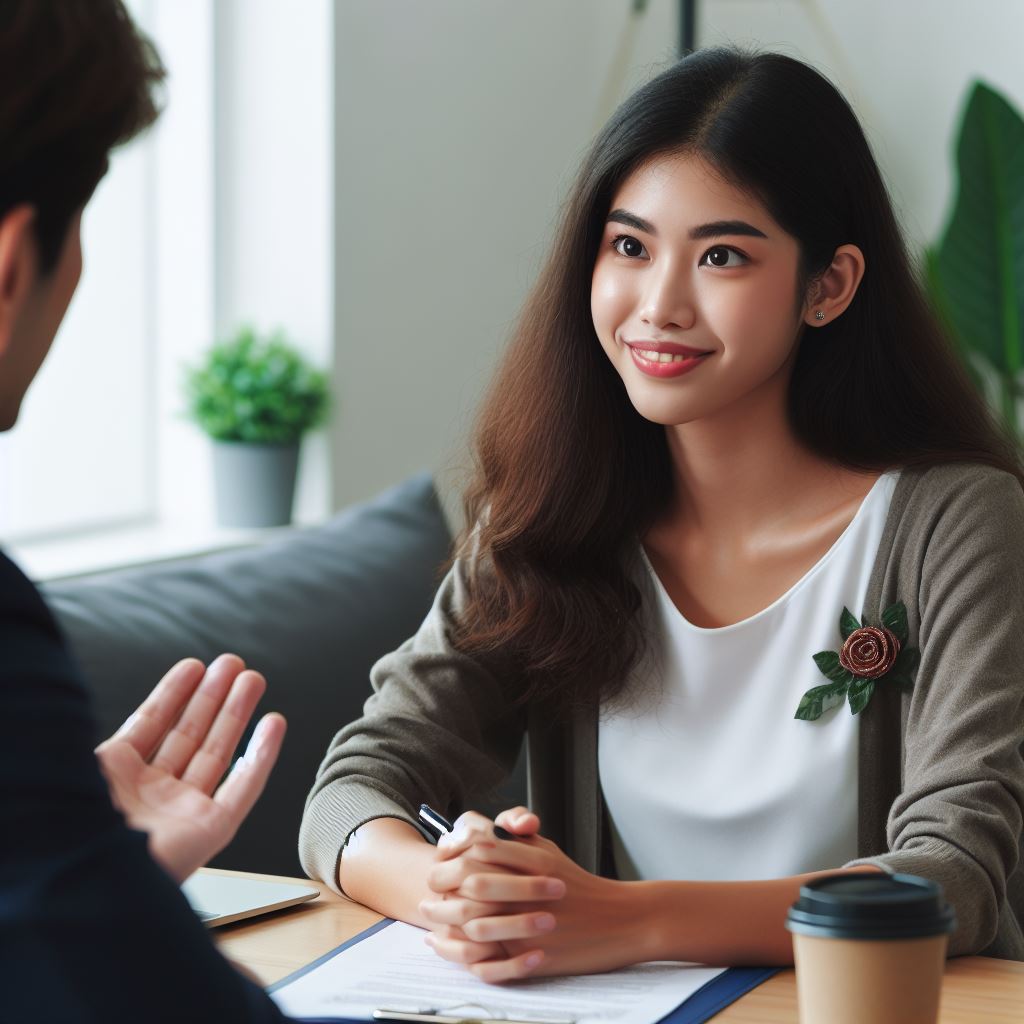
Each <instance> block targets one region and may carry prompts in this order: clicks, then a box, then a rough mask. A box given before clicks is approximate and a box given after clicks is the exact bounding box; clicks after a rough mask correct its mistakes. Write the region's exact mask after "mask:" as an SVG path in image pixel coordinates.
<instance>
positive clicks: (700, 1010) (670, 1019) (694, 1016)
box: [267, 917, 780, 1024]
mask: <svg viewBox="0 0 1024 1024" xmlns="http://www.w3.org/2000/svg"><path fill="white" fill-rule="evenodd" d="M389 924H394V921H393V920H392V919H391V918H389V917H386V918H384V920H383V921H378V922H377V923H376V924H375V925H372V926H371V927H370V928H367V929H366V931H362V932H360V933H359V934H358V935H356V936H353V938H351V939H349V940H348V942H343V943H342V944H341V945H340V946H338V947H336V948H335V949H332V950H330V952H327V953H324V955H323V956H322V957H319V958H318V959H316V960H314V961H313V962H312V963H311V964H306V966H305V967H301V968H299V970H297V971H294V972H293V973H291V974H289V975H288V977H286V978H282V979H281V980H280V981H278V982H275V983H274V984H273V985H270V986H269V987H268V988H267V991H268V992H276V991H277V990H278V989H279V988H283V987H284V986H285V985H289V984H291V983H292V982H293V981H297V980H298V979H299V978H301V977H302V976H303V975H304V974H308V973H309V972H310V971H312V970H315V969H316V968H317V967H319V966H320V965H321V964H323V963H326V962H327V961H328V960H330V959H332V958H333V957H336V956H337V955H338V954H339V953H342V952H344V951H345V950H346V949H348V948H349V946H354V945H355V944H356V943H357V942H362V940H363V939H366V938H369V937H370V936H371V935H374V934H376V933H377V932H379V931H380V930H381V929H382V928H386V927H387V926H388V925H389ZM779 970H780V968H778V967H730V968H729V969H728V970H726V971H724V972H723V973H722V974H719V975H718V977H717V978H712V979H711V981H709V982H708V983H707V984H706V985H703V986H701V987H700V988H699V989H697V991H696V992H694V993H693V995H692V996H690V997H689V998H688V999H686V1000H685V1001H684V1002H682V1003H681V1004H680V1005H679V1006H677V1007H676V1008H675V1009H674V1010H673V1011H672V1012H671V1013H670V1014H667V1015H666V1016H665V1017H662V1019H661V1020H660V1021H658V1024H703V1022H704V1021H706V1020H710V1019H711V1018H712V1017H714V1015H715V1014H716V1013H718V1012H719V1010H723V1009H725V1007H727V1006H728V1005H729V1004H730V1003H734V1002H736V1000H737V999H739V998H740V996H742V995H746V993H747V992H749V991H750V990H751V989H753V988H757V986H758V985H760V984H761V982H763V981H767V980H768V979H769V978H770V977H771V976H772V975H773V974H777V973H778V972H779ZM298 1019H299V1020H301V1021H302V1022H303V1024H368V1022H367V1021H365V1020H362V1019H356V1018H351V1017H300V1018H298Z"/></svg>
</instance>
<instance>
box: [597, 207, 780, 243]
mask: <svg viewBox="0 0 1024 1024" xmlns="http://www.w3.org/2000/svg"><path fill="white" fill-rule="evenodd" d="M612 221H615V222H616V223H617V224H625V225H627V226H628V227H631V228H636V229H637V230H638V231H645V232H647V234H649V235H654V236H655V237H657V235H658V232H657V231H656V230H655V228H654V225H653V224H651V223H650V221H646V220H644V219H643V217H638V216H637V215H636V214H635V213H630V212H629V210H612V212H611V213H609V214H608V218H607V222H608V223H611V222H612ZM720 235H749V236H750V237H752V238H767V237H768V236H767V235H766V234H765V233H764V232H763V231H761V230H760V228H755V227H754V225H753V224H748V223H747V222H746V221H745V220H715V221H711V223H710V224H700V225H698V226H697V227H695V228H690V238H692V239H695V240H696V239H699V238H717V237H719V236H720Z"/></svg>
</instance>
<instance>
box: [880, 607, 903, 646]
mask: <svg viewBox="0 0 1024 1024" xmlns="http://www.w3.org/2000/svg"><path fill="white" fill-rule="evenodd" d="M882 625H883V626H885V628H886V629H891V630H892V631H893V633H895V634H896V639H897V640H899V642H900V643H901V644H905V643H906V642H907V606H906V605H905V604H904V603H903V602H902V601H897V602H896V603H895V604H891V605H889V607H888V608H886V609H885V611H884V612H882Z"/></svg>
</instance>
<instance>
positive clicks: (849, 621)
mask: <svg viewBox="0 0 1024 1024" xmlns="http://www.w3.org/2000/svg"><path fill="white" fill-rule="evenodd" d="M856 629H860V623H859V622H858V621H857V619H856V616H855V615H854V614H853V612H851V611H850V609H849V608H847V607H846V606H845V605H844V606H843V614H842V615H840V616H839V632H840V633H842V635H843V639H844V640H846V639H847V638H848V637H849V635H850V634H851V633H852V632H853V631H854V630H856Z"/></svg>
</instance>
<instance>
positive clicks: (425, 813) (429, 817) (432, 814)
mask: <svg viewBox="0 0 1024 1024" xmlns="http://www.w3.org/2000/svg"><path fill="white" fill-rule="evenodd" d="M419 819H420V821H422V822H423V824H424V825H426V826H427V828H428V829H429V830H430V832H431V833H432V834H433V835H434V837H435V838H437V839H440V838H441V836H447V835H451V833H452V832H454V831H455V826H454V825H453V824H452V823H451V822H450V821H449V820H448V819H447V818H446V817H445V816H444V815H443V814H441V813H439V812H438V811H435V810H434V808H433V807H431V806H429V805H428V804H420V813H419ZM494 834H495V835H496V836H497V837H498V838H499V839H515V838H516V837H515V836H514V835H513V834H512V833H511V832H509V831H508V830H507V829H504V828H502V827H501V826H500V825H495V826H494Z"/></svg>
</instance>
